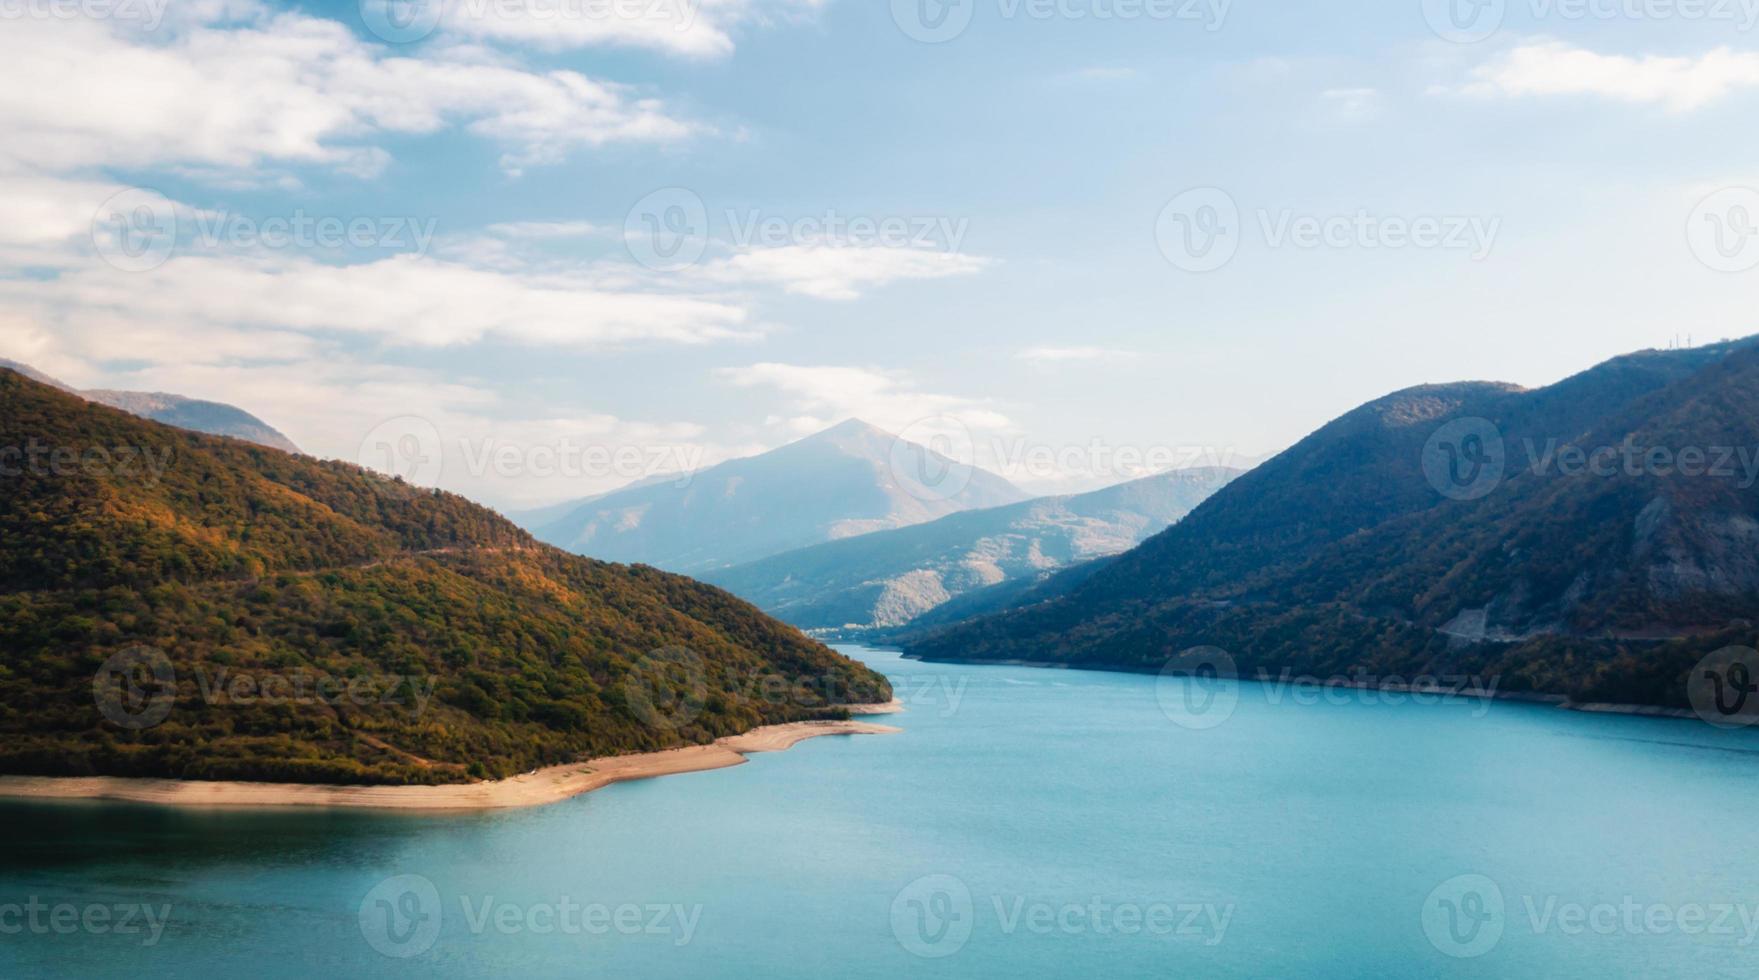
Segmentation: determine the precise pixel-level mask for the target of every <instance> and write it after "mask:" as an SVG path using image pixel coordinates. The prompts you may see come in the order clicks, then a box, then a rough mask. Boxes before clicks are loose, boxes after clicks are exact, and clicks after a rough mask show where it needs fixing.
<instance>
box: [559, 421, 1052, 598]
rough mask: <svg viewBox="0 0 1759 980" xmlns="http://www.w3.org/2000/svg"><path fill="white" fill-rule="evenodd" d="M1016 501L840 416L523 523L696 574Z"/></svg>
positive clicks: (562, 543) (577, 548)
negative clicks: (784, 440) (784, 439)
mask: <svg viewBox="0 0 1759 980" xmlns="http://www.w3.org/2000/svg"><path fill="white" fill-rule="evenodd" d="M942 476H944V477H946V479H945V480H944V485H942V484H937V483H936V478H937V477H942ZM925 481H926V482H925ZM1026 499H1028V495H1027V494H1026V493H1024V492H1022V491H1021V490H1020V489H1019V488H1017V487H1015V486H1014V485H1013V484H1011V483H1009V482H1008V481H1007V480H1004V479H1002V478H1001V477H999V476H996V475H995V474H993V473H989V472H986V471H984V470H981V469H975V468H970V467H963V466H961V465H960V464H959V463H956V462H954V461H953V460H951V459H948V458H946V457H945V456H942V455H940V454H938V453H936V452H934V451H933V450H931V449H927V448H924V447H922V446H918V445H916V444H914V443H910V442H906V441H903V440H901V439H899V438H898V437H897V436H894V435H892V434H891V433H888V432H885V431H883V430H881V429H878V428H876V427H874V426H871V425H868V424H867V423H865V422H862V421H860V420H859V419H849V420H847V421H845V422H843V423H841V424H839V425H836V426H833V427H832V428H829V429H826V430H825V431H823V432H819V433H817V434H815V435H811V436H808V437H806V438H804V439H801V440H799V441H798V442H793V443H789V444H788V445H786V446H783V447H781V448H779V449H774V450H771V451H769V452H767V453H763V454H761V455H757V456H750V457H746V458H744V459H735V460H730V461H728V462H725V463H721V464H720V465H718V466H712V467H709V468H708V469H705V470H702V471H700V472H697V473H694V474H689V475H687V476H672V477H667V478H661V479H655V480H651V481H645V482H644V483H641V484H637V485H634V486H631V487H626V488H624V489H622V490H618V491H614V492H612V493H608V494H605V495H602V496H599V497H593V498H588V499H586V500H583V501H581V502H580V504H579V506H578V507H575V508H573V509H571V510H568V511H567V513H566V514H565V515H564V516H562V517H560V518H557V519H554V520H549V521H547V522H544V523H539V524H535V525H534V526H532V527H531V528H530V529H531V530H532V532H533V533H534V534H535V535H536V536H537V537H538V538H539V539H540V540H543V541H546V542H549V543H550V544H554V545H556V546H557V547H560V548H566V549H568V550H569V551H573V552H576V553H579V554H583V555H590V556H592V557H594V558H600V559H603V560H606V561H617V562H628V563H640V564H647V565H653V566H655V567H657V568H664V569H667V570H668V571H675V572H683V573H686V574H701V573H704V572H707V571H710V570H713V569H717V568H725V567H728V566H731V565H735V564H739V563H742V562H748V561H755V560H757V559H759V558H764V557H768V556H770V555H774V554H780V553H781V552H784V551H791V550H793V549H795V548H803V547H807V546H809V545H814V544H821V543H823V542H826V541H834V540H837V539H840V538H847V537H852V536H855V535H858V534H865V533H868V532H870V531H880V530H886V529H890V528H896V527H906V526H909V525H912V524H921V523H923V522H926V521H931V520H934V519H936V518H939V517H944V516H946V515H947V514H952V513H957V512H959V511H964V510H972V509H975V508H982V507H997V506H1001V505H1004V504H1012V503H1018V502H1020V501H1022V500H1026ZM540 513H543V512H540ZM554 513H555V509H550V511H549V512H548V514H547V515H545V516H553V515H554Z"/></svg>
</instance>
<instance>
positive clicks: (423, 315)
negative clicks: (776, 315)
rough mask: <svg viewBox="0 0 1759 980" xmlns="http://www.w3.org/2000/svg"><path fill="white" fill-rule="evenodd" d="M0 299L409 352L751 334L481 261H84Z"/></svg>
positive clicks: (54, 309) (703, 310) (80, 321)
mask: <svg viewBox="0 0 1759 980" xmlns="http://www.w3.org/2000/svg"><path fill="white" fill-rule="evenodd" d="M0 304H4V306H5V307H7V308H9V309H13V310H25V311H30V312H31V313H32V314H33V315H34V316H35V317H36V318H37V319H38V320H39V321H41V322H45V323H55V324H58V325H64V326H66V327H67V328H69V329H100V328H101V329H103V330H105V331H107V332H109V333H110V334H111V335H113V336H117V337H129V336H134V337H142V339H144V336H143V335H144V334H147V333H149V332H153V331H163V332H164V333H165V334H166V335H168V336H171V337H176V336H182V337H193V336H198V335H202V334H214V335H218V334H219V333H225V332H247V328H248V329H249V330H260V329H267V330H272V331H280V332H284V333H289V334H304V333H321V332H326V331H340V332H348V333H361V334H370V335H375V336H379V337H382V338H384V339H385V340H386V341H388V342H391V343H393V344H398V345H406V346H419V347H444V346H455V345H462V344H471V343H476V342H479V341H482V340H485V339H490V338H494V339H501V340H511V341H515V342H519V343H526V344H538V345H553V346H561V347H574V348H603V347H615V346H626V345H630V344H636V343H642V342H666V343H683V344H692V343H704V342H708V341H715V340H726V339H739V338H745V337H748V336H750V335H751V331H750V330H749V329H748V328H746V327H745V325H744V324H745V320H746V318H747V311H746V310H745V308H744V307H742V306H738V305H734V304H731V303H727V302H722V301H719V300H715V299H707V298H699V297H693V296H678V295H668V294H664V293H648V292H633V291H621V290H612V289H605V288H601V287H600V286H599V285H598V284H597V283H596V282H594V281H593V280H591V279H590V278H586V277H581V276H558V275H530V274H519V273H514V272H508V271H501V270H492V269H480V268H474V267H472V266H468V265H464V264H461V263H457V262H450V261H445V260H442V259H436V258H430V257H423V256H417V255H411V254H404V255H395V256H391V257H389V258H384V259H380V260H377V261H372V262H362V263H358V264H355V265H345V266H337V265H327V264H323V263H319V262H315V261H312V260H311V259H308V258H305V257H303V256H298V255H292V256H272V257H263V256H257V255H216V256H190V257H179V258H173V259H171V260H170V261H169V262H166V263H165V264H164V265H163V266H161V267H159V268H157V269H154V270H152V271H151V272H148V273H129V272H122V271H120V270H116V269H112V268H110V267H108V266H106V265H103V264H101V263H98V262H95V261H93V262H88V263H86V264H84V265H82V266H77V267H69V268H66V269H64V270H63V271H62V274H61V275H60V276H59V277H57V278H55V279H51V280H36V279H25V280H12V281H0ZM157 349H158V350H160V351H161V352H163V353H164V354H165V355H168V356H175V357H179V358H182V357H196V358H201V357H210V358H222V357H225V356H237V355H236V354H234V353H232V352H230V351H227V350H225V349H224V347H223V346H214V345H209V344H206V343H202V344H191V343H188V342H182V343H177V342H172V343H167V344H166V345H164V346H163V347H159V348H157ZM129 356H131V357H138V356H147V355H146V354H145V353H144V352H131V353H130V354H129Z"/></svg>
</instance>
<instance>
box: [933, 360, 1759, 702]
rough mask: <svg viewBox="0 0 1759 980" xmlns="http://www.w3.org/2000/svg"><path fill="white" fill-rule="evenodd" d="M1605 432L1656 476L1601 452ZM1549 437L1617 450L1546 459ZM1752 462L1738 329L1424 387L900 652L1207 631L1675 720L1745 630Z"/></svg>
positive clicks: (1754, 385)
mask: <svg viewBox="0 0 1759 980" xmlns="http://www.w3.org/2000/svg"><path fill="white" fill-rule="evenodd" d="M1627 445H1628V446H1633V447H1639V448H1640V449H1641V450H1643V451H1644V452H1650V451H1660V452H1661V453H1662V454H1664V455H1665V457H1666V458H1668V459H1675V460H1679V461H1681V463H1682V465H1679V466H1674V467H1671V468H1669V467H1647V466H1644V467H1635V468H1632V467H1629V466H1627V465H1626V464H1625V463H1624V462H1623V461H1622V460H1623V457H1622V456H1616V455H1615V456H1611V457H1608V456H1606V455H1605V454H1606V453H1614V454H1616V453H1617V452H1618V447H1622V446H1627ZM1568 447H1577V448H1578V449H1580V450H1581V451H1582V452H1583V453H1585V454H1586V453H1595V452H1599V453H1602V456H1601V457H1600V458H1602V459H1605V458H1613V459H1617V460H1619V463H1618V465H1616V466H1602V467H1600V468H1599V469H1598V470H1592V469H1589V470H1584V469H1582V468H1580V467H1571V466H1569V465H1566V464H1564V463H1560V460H1569V459H1575V458H1576V457H1574V456H1572V455H1568V454H1567V450H1568ZM1719 447H1720V449H1719ZM1493 449H1494V452H1493ZM1724 450H1726V455H1728V456H1729V457H1730V459H1729V466H1728V467H1727V469H1726V472H1722V473H1720V474H1718V473H1715V472H1711V471H1709V470H1708V469H1707V468H1708V466H1710V465H1711V463H1712V461H1714V460H1715V459H1718V458H1722V457H1723V456H1724V455H1725V453H1724V452H1723V451H1724ZM1694 452H1696V453H1699V454H1702V456H1701V457H1694V456H1693V455H1692V454H1693V453H1694ZM1741 453H1745V457H1744V459H1745V460H1746V461H1745V462H1743V461H1742V460H1743V457H1742V456H1741V455H1740V454H1741ZM1582 458H1583V459H1588V458H1592V457H1589V456H1583V457H1582ZM1694 458H1700V459H1701V460H1702V462H1701V464H1700V465H1699V467H1698V469H1697V471H1696V472H1686V467H1685V466H1684V465H1683V464H1684V461H1686V460H1690V459H1694ZM1756 461H1759V343H1756V342H1755V341H1754V340H1753V339H1748V340H1743V341H1733V342H1725V343H1721V344H1717V345H1713V346H1708V347H1701V348H1694V349H1681V350H1667V351H1660V350H1649V351H1641V352H1638V353H1635V354H1630V355H1626V356H1623V357H1618V358H1614V359H1612V360H1610V361H1607V362H1605V363H1603V364H1601V365H1599V366H1597V367H1595V368H1592V369H1590V370H1587V371H1584V372H1582V373H1580V374H1577V375H1575V376H1573V377H1570V378H1567V379H1565V380H1563V381H1560V382H1558V383H1556V384H1553V385H1550V386H1548V387H1544V388H1539V389H1533V390H1528V389H1524V388H1520V387H1517V386H1513V385H1506V384H1494V383H1483V382H1462V383H1457V384H1445V385H1425V386H1422V387H1417V388H1411V389H1407V390H1405V391H1400V392H1396V393H1394V394H1391V395H1388V396H1386V397H1384V398H1381V399H1377V400H1375V401H1373V402H1370V403H1368V404H1366V405H1363V406H1361V407H1360V408H1357V409H1355V410H1354V411H1351V412H1349V413H1347V414H1345V415H1343V416H1341V417H1340V418H1338V419H1336V420H1334V421H1332V422H1331V423H1329V424H1327V425H1326V426H1324V427H1323V428H1321V429H1319V430H1318V431H1317V432H1315V433H1313V434H1312V435H1311V436H1308V437H1307V438H1306V439H1303V440H1302V441H1301V442H1299V443H1297V444H1296V445H1295V446H1293V447H1292V448H1290V449H1289V450H1287V451H1286V452H1284V453H1282V454H1281V455H1279V456H1277V457H1276V458H1274V459H1272V460H1270V461H1269V462H1267V463H1265V464H1263V465H1262V466H1260V467H1258V468H1257V469H1255V470H1253V471H1252V472H1250V473H1248V474H1246V475H1245V476H1243V477H1241V478H1240V479H1239V480H1236V481H1235V482H1234V483H1232V484H1231V485H1229V486H1228V487H1226V488H1225V489H1223V490H1221V491H1220V492H1218V493H1217V494H1215V496H1213V497H1211V498H1210V499H1209V500H1208V501H1206V502H1205V503H1203V504H1202V505H1201V506H1199V507H1198V508H1197V509H1196V510H1195V511H1193V512H1192V513H1191V515H1190V516H1188V517H1187V518H1185V519H1184V520H1183V521H1181V522H1179V523H1178V524H1175V525H1173V526H1172V527H1171V528H1169V529H1168V530H1166V531H1165V532H1163V533H1161V534H1160V535H1158V536H1156V537H1154V538H1152V539H1150V540H1149V541H1147V542H1146V543H1144V544H1143V545H1141V546H1140V547H1138V548H1136V549H1134V550H1133V551H1130V552H1128V553H1126V554H1124V555H1122V556H1120V557H1118V558H1116V559H1113V560H1111V561H1109V562H1107V563H1105V564H1104V566H1103V567H1101V568H1099V569H1097V570H1096V571H1094V573H1093V574H1092V575H1090V576H1086V577H1083V578H1080V579H1076V580H1071V581H1069V582H1067V583H1066V587H1065V588H1064V589H1063V590H1062V591H1061V592H1060V593H1059V594H1053V595H1045V594H1043V593H1042V592H1041V593H1039V594H1036V595H1033V596H1031V597H1029V598H1028V599H1027V600H1026V601H1025V602H1024V603H1022V604H1020V605H1017V606H1016V607H1015V608H1012V609H1010V610H1008V611H1005V612H1001V613H998V614H996V615H991V616H985V617H981V618H977V619H973V620H970V621H968V622H965V623H961V624H957V625H953V626H948V627H943V628H940V629H934V630H927V631H923V632H920V633H918V634H916V635H914V636H912V637H907V638H905V639H904V641H903V642H904V645H905V647H906V649H907V651H908V652H909V653H910V654H912V655H915V656H920V657H924V658H928V659H955V660H1030V661H1035V662H1053V663H1057V664H1064V665H1070V666H1092V667H1107V668H1114V669H1116V668H1121V669H1133V670H1155V669H1158V668H1159V667H1160V666H1161V665H1164V664H1165V663H1167V658H1168V657H1169V656H1171V655H1172V654H1174V653H1176V652H1177V651H1180V650H1183V649H1187V648H1191V647H1197V646H1209V647H1220V648H1222V649H1224V650H1226V651H1228V653H1229V654H1230V655H1231V657H1232V658H1233V659H1234V661H1235V662H1237V664H1238V666H1239V668H1240V669H1241V670H1242V671H1244V672H1247V673H1249V674H1250V673H1252V672H1254V671H1259V670H1263V671H1268V672H1269V673H1271V674H1272V675H1275V674H1276V673H1277V672H1279V671H1282V670H1292V671H1295V672H1297V673H1301V674H1313V675H1319V676H1349V675H1352V674H1357V673H1366V674H1368V675H1370V676H1380V677H1387V676H1401V677H1406V678H1409V677H1414V676H1417V675H1420V674H1425V673H1427V674H1431V675H1437V674H1456V675H1457V674H1462V673H1472V674H1476V675H1479V676H1488V675H1495V676H1498V677H1500V678H1501V681H1502V689H1503V690H1504V691H1505V692H1523V693H1532V694H1545V695H1555V696H1560V697H1565V698H1569V699H1573V700H1575V701H1579V702H1607V703H1618V704H1636V705H1654V706H1663V707H1669V708H1675V709H1678V708H1681V707H1682V706H1683V705H1684V703H1685V701H1686V697H1687V689H1686V682H1687V676H1688V669H1689V668H1691V667H1692V666H1693V665H1694V664H1695V663H1697V662H1698V661H1699V660H1700V659H1701V658H1703V657H1705V656H1706V655H1707V654H1709V653H1711V652H1712V651H1716V650H1719V649H1721V648H1724V647H1727V646H1731V645H1741V646H1752V645H1753V644H1754V641H1755V635H1756V634H1755V628H1756V627H1755V620H1756V619H1759V485H1755V481H1754V479H1753V477H1754V476H1755V475H1756V474H1754V473H1752V472H1749V468H1750V467H1751V466H1752V465H1753V463H1754V462H1756ZM1461 480H1467V481H1482V483H1470V482H1468V483H1461V482H1459V481H1461ZM1463 486H1465V487H1468V488H1469V489H1468V490H1462V489H1461V487H1463Z"/></svg>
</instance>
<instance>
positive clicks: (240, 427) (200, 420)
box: [0, 357, 299, 453]
mask: <svg viewBox="0 0 1759 980" xmlns="http://www.w3.org/2000/svg"><path fill="white" fill-rule="evenodd" d="M0 368H7V369H10V370H13V371H16V372H18V373H19V374H22V375H24V376H25V377H27V378H29V379H31V380H32V381H36V382H38V383H40V384H46V385H48V386H50V387H52V388H59V389H61V390H62V391H65V392H67V393H69V394H73V395H78V396H79V397H81V398H84V399H85V400H86V401H90V402H97V403H98V404H100V405H108V406H110V407H111V408H118V409H121V410H122V411H124V412H127V413H128V414H130V415H137V416H139V417H141V418H144V419H152V420H153V421H155V422H163V423H164V424H166V425H174V426H177V427H178V428H180V429H189V430H191V431H194V432H205V433H207V434H208V435H215V436H229V437H231V438H233V439H243V440H245V441H246V442H254V443H256V444H258V445H261V446H268V447H269V448H270V449H279V450H281V451H282V452H288V453H297V452H299V447H298V446H296V445H294V444H293V440H291V439H289V438H287V437H286V436H284V435H282V434H281V433H280V432H279V431H277V430H276V429H275V428H274V427H273V426H271V425H269V424H268V423H267V422H264V421H263V420H262V419H259V418H257V417H256V416H255V415H252V414H250V413H249V412H247V411H245V410H244V409H241V408H237V407H235V406H232V405H227V404H225V403H223V402H210V401H203V400H201V399H198V398H186V397H184V396H182V395H173V394H169V393H167V392H163V391H117V390H113V389H108V388H98V389H92V390H90V391H81V390H79V389H78V388H75V387H73V386H72V385H69V384H67V383H65V382H63V381H59V380H57V379H55V378H51V377H49V376H48V375H46V374H44V373H43V372H41V371H38V370H37V369H36V368H33V367H31V366H30V365H28V364H20V363H19V362H17V361H13V360H8V359H6V358H3V357H0Z"/></svg>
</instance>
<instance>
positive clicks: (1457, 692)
mask: <svg viewBox="0 0 1759 980" xmlns="http://www.w3.org/2000/svg"><path fill="white" fill-rule="evenodd" d="M874 649H878V650H891V651H894V652H896V653H898V654H899V655H900V656H901V657H903V659H905V660H912V661H915V662H916V663H919V664H945V665H948V666H963V667H1033V668H1037V669H1041V670H1085V671H1099V672H1101V673H1107V674H1159V673H1160V669H1159V668H1149V667H1143V666H1139V665H1135V664H1086V663H1084V664H1079V665H1076V664H1067V663H1062V662H1059V661H1055V660H970V659H963V658H957V657H933V658H930V657H922V656H918V655H914V654H910V653H906V652H904V651H903V650H901V649H900V648H898V647H885V646H876V647H874ZM1235 679H1236V680H1239V681H1242V682H1245V683H1249V684H1278V683H1283V684H1290V683H1298V684H1302V685H1306V686H1311V687H1322V688H1341V689H1345V690H1361V691H1391V692H1396V693H1400V694H1425V695H1435V696H1449V697H1458V698H1479V699H1484V700H1490V701H1510V702H1516V703H1524V704H1543V705H1550V706H1552V707H1555V708H1562V709H1564V710H1565V711H1581V712H1584V713H1587V714H1597V715H1631V716H1633V717H1638V718H1663V719H1676V720H1682V721H1689V720H1693V719H1698V717H1699V716H1698V714H1697V713H1696V712H1694V711H1691V710H1689V709H1686V708H1667V707H1663V706H1661V705H1653V704H1618V703H1614V702H1604V701H1573V700H1571V699H1570V698H1569V697H1568V696H1567V695H1563V694H1544V693H1540V692H1535V691H1497V690H1485V689H1482V688H1474V687H1472V686H1471V684H1470V683H1468V684H1466V685H1464V686H1460V687H1448V686H1436V685H1419V684H1410V683H1402V684H1401V683H1388V682H1380V683H1359V682H1355V681H1351V680H1349V679H1348V678H1335V677H1322V678H1313V677H1307V676H1293V677H1289V678H1283V677H1277V676H1270V675H1266V674H1260V675H1258V676H1256V677H1253V676H1245V677H1237V678H1235ZM1469 681H1471V682H1476V681H1477V679H1476V678H1470V679H1469Z"/></svg>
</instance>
